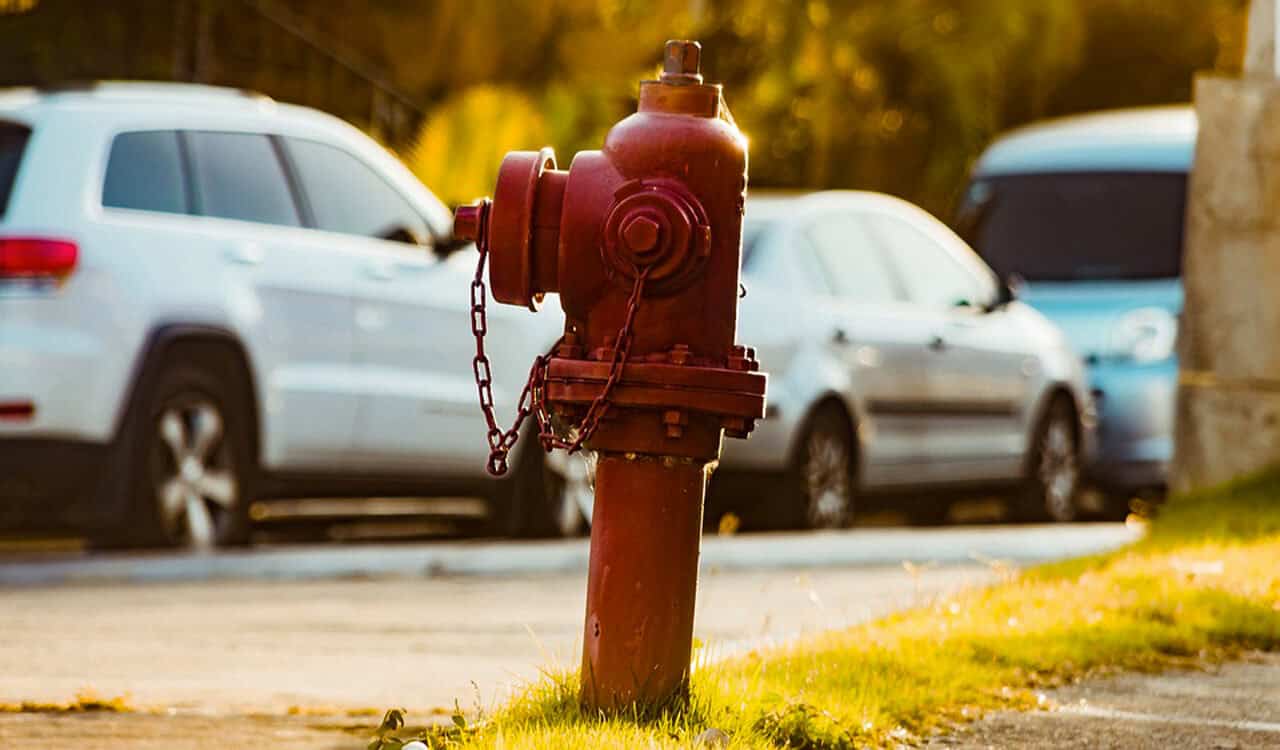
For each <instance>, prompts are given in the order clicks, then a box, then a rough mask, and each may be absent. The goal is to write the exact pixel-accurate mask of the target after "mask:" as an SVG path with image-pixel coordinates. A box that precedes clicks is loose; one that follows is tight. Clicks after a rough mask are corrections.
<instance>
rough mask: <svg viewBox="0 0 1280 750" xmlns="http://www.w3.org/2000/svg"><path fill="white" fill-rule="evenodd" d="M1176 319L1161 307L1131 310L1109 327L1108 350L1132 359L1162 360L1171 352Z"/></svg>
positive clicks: (1176, 325)
mask: <svg viewBox="0 0 1280 750" xmlns="http://www.w3.org/2000/svg"><path fill="white" fill-rule="evenodd" d="M1177 343H1178V319H1177V318H1176V317H1174V316H1173V314H1172V313H1170V312H1169V311H1168V310H1166V309H1164V308H1162V307H1143V308H1139V309H1137V310H1132V311H1130V312H1128V313H1126V314H1125V316H1124V317H1123V318H1121V319H1120V320H1119V321H1117V322H1116V324H1115V327H1114V328H1112V330H1111V351H1113V352H1115V353H1116V354H1117V355H1118V356H1120V357H1124V358H1126V359H1130V360H1132V361H1134V362H1144V363H1146V362H1162V361H1164V360H1166V359H1169V358H1170V357H1172V356H1173V354H1174V349H1175V347H1176V345H1177Z"/></svg>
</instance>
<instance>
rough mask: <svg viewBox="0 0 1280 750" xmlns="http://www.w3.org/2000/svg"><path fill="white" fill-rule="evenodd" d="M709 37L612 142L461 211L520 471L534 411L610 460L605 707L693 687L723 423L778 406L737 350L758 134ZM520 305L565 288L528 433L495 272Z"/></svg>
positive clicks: (735, 425)
mask: <svg viewBox="0 0 1280 750" xmlns="http://www.w3.org/2000/svg"><path fill="white" fill-rule="evenodd" d="M700 54H701V47H700V46H699V45H698V43H696V42H687V41H673V42H668V43H667V47H666V58H665V62H664V66H663V73H662V77H661V79H660V80H657V81H644V82H642V83H641V85H640V105H639V111H638V112H637V113H636V114H633V115H631V116H630V117H627V118H626V119H625V120H623V121H622V122H620V123H618V124H617V125H615V126H614V127H613V129H612V130H611V131H610V132H609V134H608V136H607V137H606V139H605V144H604V150H603V151H586V152H583V153H580V154H578V155H577V156H575V157H574V159H573V164H572V166H571V167H570V168H569V170H567V171H563V170H559V169H557V168H556V162H555V156H554V154H553V153H552V152H551V150H550V149H543V150H542V151H540V152H533V151H518V152H513V153H510V154H508V155H507V157H506V159H505V160H504V161H503V163H502V167H501V169H500V171H499V174H498V184H497V188H496V190H495V191H494V198H493V200H492V201H489V200H484V201H481V202H480V203H478V204H476V205H473V206H464V207H461V208H459V209H458V210H457V213H456V216H455V219H454V221H455V232H456V233H457V234H458V235H459V236H461V237H465V238H471V239H474V240H476V243H477V245H478V246H479V248H480V251H481V260H480V267H479V269H478V270H477V274H476V281H475V282H474V283H473V285H472V311H473V314H472V323H473V325H472V327H473V329H474V330H475V332H476V337H477V342H478V347H477V348H478V350H479V351H478V354H477V357H476V360H475V369H476V378H477V381H478V382H479V383H480V384H481V386H480V392H481V395H480V401H481V405H482V407H484V411H485V416H486V419H487V420H488V423H489V443H490V448H491V451H492V452H491V457H490V462H489V469H490V471H491V472H494V473H501V472H503V471H505V468H506V454H507V452H508V451H509V450H510V448H511V446H512V445H513V444H514V442H515V440H516V438H517V436H518V434H519V422H520V420H522V419H523V418H524V417H525V416H528V415H530V414H534V415H536V416H537V418H538V420H539V424H540V428H541V429H540V435H541V439H542V442H543V446H544V447H546V448H552V447H559V448H565V449H568V450H570V451H573V450H577V449H579V448H581V447H586V448H588V449H590V450H592V451H595V452H596V454H597V456H598V461H597V466H596V485H595V486H596V494H595V509H594V513H593V518H592V529H591V564H590V578H589V582H588V586H587V617H586V628H585V635H584V638H583V661H582V700H583V701H584V703H585V704H586V705H587V706H588V707H589V708H591V709H596V710H606V711H611V710H617V709H630V708H632V707H636V706H644V707H655V706H662V705H665V704H667V703H668V702H669V701H671V700H673V699H677V700H678V699H680V698H681V697H682V696H683V695H685V692H686V687H687V685H688V676H689V664H690V656H691V651H692V639H693V612H694V595H695V591H696V588H697V575H698V546H699V541H700V535H701V530H702V509H703V501H704V497H705V493H706V480H707V476H708V473H709V469H710V467H711V466H712V465H713V464H714V462H715V461H716V460H717V459H718V458H719V455H720V440H721V434H722V432H723V433H727V434H728V435H729V436H730V437H736V438H745V437H747V435H748V433H750V432H751V430H752V428H753V427H754V426H755V420H757V419H760V418H762V417H763V416H764V406H765V382H766V378H765V375H764V374H763V373H760V372H757V370H758V369H759V366H758V364H757V363H756V360H755V352H754V351H753V350H752V349H750V348H748V347H743V346H738V345H735V343H734V337H735V332H736V327H737V313H738V298H739V290H740V285H739V269H740V265H741V258H740V253H741V243H742V212H743V201H744V199H745V196H746V187H747V153H746V150H747V144H746V139H745V137H744V136H743V135H742V133H741V132H740V131H739V130H738V129H737V127H736V126H735V125H734V124H733V121H732V118H731V117H730V116H729V113H728V111H727V110H726V109H725V105H724V102H723V99H722V97H721V89H720V86H718V85H709V84H705V83H703V82H702V75H701V73H700V72H699V70H700V63H699V57H700ZM486 256H491V258H492V265H491V267H490V269H489V281H490V284H491V286H492V289H493V296H494V297H495V298H497V299H498V300H499V301H500V302H505V303H508V304H514V305H525V306H528V307H530V308H532V309H536V305H537V303H538V302H539V301H540V300H541V298H542V295H543V294H545V293H551V292H556V293H559V295H560V302H561V305H562V306H563V307H564V311H565V315H566V322H565V332H564V336H563V337H562V338H561V340H560V342H559V343H558V344H557V345H556V347H555V348H554V349H553V350H552V351H551V352H550V353H549V354H548V355H547V356H546V357H544V358H540V359H539V360H538V361H537V362H535V363H534V367H533V371H532V373H531V375H530V378H529V385H528V386H527V387H526V389H525V392H524V395H523V396H522V398H521V402H520V415H519V418H518V419H517V424H516V426H515V427H513V428H511V429H509V430H505V431H504V430H503V429H501V428H500V427H498V425H497V423H496V421H495V419H494V417H493V409H492V397H491V395H490V394H489V392H488V391H489V381H490V373H489V366H488V359H487V357H486V356H485V354H484V347H483V332H484V303H485V285H484V279H483V271H484V265H485V259H486Z"/></svg>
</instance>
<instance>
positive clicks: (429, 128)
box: [405, 86, 547, 204]
mask: <svg viewBox="0 0 1280 750" xmlns="http://www.w3.org/2000/svg"><path fill="white" fill-rule="evenodd" d="M546 140H547V126H546V123H545V121H544V119H543V116H542V112H541V108H540V107H539V106H538V104H537V102H534V101H533V100H531V99H530V98H529V97H528V96H526V95H525V94H523V93H521V92H520V91H518V90H516V89H511V88H505V87H500V86H476V87H473V88H470V89H467V90H465V91H464V92H462V93H461V94H460V95H458V96H456V97H454V98H452V99H450V100H449V101H448V102H446V103H445V104H444V105H442V106H441V107H440V108H438V109H437V110H436V111H435V112H434V113H432V115H431V116H430V117H429V118H428V119H427V122H426V124H425V125H424V126H423V128H422V133H421V135H420V136H419V139H418V142H417V143H416V144H415V145H414V146H413V147H412V148H411V149H409V151H408V153H407V154H405V161H406V162H407V163H408V165H409V168H410V169H412V170H413V171H414V173H415V174H417V175H418V177H419V178H420V179H421V180H422V181H423V182H424V183H426V185H427V186H428V187H430V188H431V189H432V190H433V191H435V193H436V195H438V196H439V197H440V199H441V200H443V201H444V202H445V203H448V204H457V203H464V202H467V201H471V200H473V199H475V198H476V197H478V196H483V195H488V194H489V193H490V192H491V191H492V190H493V184H494V180H495V179H496V178H497V174H498V166H499V164H501V163H502V158H503V156H505V155H506V153H507V152H508V151H514V150H529V149H537V148H540V147H541V146H543V145H546Z"/></svg>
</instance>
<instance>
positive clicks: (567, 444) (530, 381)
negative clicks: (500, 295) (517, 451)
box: [471, 222, 649, 476]
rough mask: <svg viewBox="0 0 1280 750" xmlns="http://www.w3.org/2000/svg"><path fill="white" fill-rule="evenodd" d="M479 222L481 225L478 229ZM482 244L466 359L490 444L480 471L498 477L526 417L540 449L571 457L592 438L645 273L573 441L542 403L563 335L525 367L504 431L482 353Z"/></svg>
mask: <svg viewBox="0 0 1280 750" xmlns="http://www.w3.org/2000/svg"><path fill="white" fill-rule="evenodd" d="M483 224H484V222H482V223H481V226H483ZM486 240H487V238H486V237H483V236H482V237H480V238H478V240H477V242H476V248H477V249H478V250H479V252H480V259H479V260H478V261H477V263H476V275H475V278H473V279H472V280H471V333H472V335H474V336H475V339H476V356H475V357H474V358H473V359H472V360H471V368H472V370H473V371H474V373H475V377H476V390H477V391H478V393H479V396H480V411H481V412H482V413H483V414H484V419H485V423H486V424H487V425H488V432H487V434H486V439H487V440H488V442H489V460H488V462H487V463H486V464H485V468H486V470H487V471H488V472H489V473H490V474H492V475H493V476H502V475H504V474H506V473H507V471H508V469H509V466H508V461H507V457H508V456H509V455H510V453H511V449H512V448H514V447H515V445H516V442H517V441H518V440H519V439H520V427H521V426H522V425H523V424H524V421H525V420H526V419H528V417H529V415H531V414H532V415H534V416H535V417H536V418H537V420H538V438H539V440H540V441H541V443H542V447H543V449H544V450H548V451H549V450H552V449H553V448H562V449H564V450H567V451H569V452H570V453H574V452H576V451H578V450H581V448H582V445H583V443H585V442H586V441H587V440H590V439H591V435H592V434H593V433H594V432H595V431H596V428H597V427H598V426H599V425H600V420H601V419H602V418H603V417H604V415H605V414H606V413H607V412H608V411H609V405H610V404H609V396H610V395H611V394H612V393H613V389H614V388H615V387H616V386H617V384H618V381H619V380H621V379H622V371H623V369H624V367H625V365H626V363H627V357H628V355H629V354H630V351H631V340H632V333H633V332H632V325H633V324H634V323H635V318H636V313H637V311H639V309H640V299H641V297H643V296H644V282H645V278H646V277H647V276H648V275H649V269H647V268H645V269H637V270H636V274H635V278H636V281H635V285H634V286H633V287H632V289H631V297H630V299H628V301H627V311H626V317H625V319H624V321H623V324H622V328H621V329H619V331H618V337H617V339H615V341H616V344H615V346H614V350H613V359H612V361H611V364H610V368H609V379H608V380H607V381H606V382H605V385H604V388H603V389H602V390H601V391H600V394H599V395H598V396H596V397H595V399H593V400H592V402H591V406H590V407H588V408H587V413H586V415H585V416H584V417H583V419H582V423H581V424H580V425H578V426H577V427H576V428H572V429H570V430H568V434H569V435H570V436H571V437H572V439H570V440H566V439H565V438H562V437H560V435H558V434H557V433H556V431H555V428H554V426H553V424H552V420H551V414H550V412H549V411H548V410H547V408H546V399H545V395H546V388H545V383H546V373H547V365H548V364H549V363H550V362H551V356H552V354H554V353H555V351H556V349H557V348H558V347H559V346H560V343H561V341H563V340H564V339H563V337H561V339H560V340H558V341H556V343H555V344H554V345H552V347H551V349H550V350H549V351H548V352H547V353H546V354H543V355H540V356H538V357H536V358H535V359H534V360H533V366H532V367H530V368H529V377H528V378H527V379H526V380H525V384H524V388H523V389H522V390H521V391H520V398H519V400H518V401H517V402H516V417H515V421H514V422H513V423H512V425H511V427H510V428H509V429H507V430H503V429H502V427H500V426H499V424H498V416H497V410H496V409H495V407H494V404H493V369H492V367H491V365H490V363H489V356H488V355H487V354H486V353H485V349H484V338H485V334H486V333H488V330H489V328H488V326H489V323H488V311H487V305H488V293H487V289H486V287H485V283H484V267H485V262H486V260H487V259H488V256H489V250H488V243H487V241H486Z"/></svg>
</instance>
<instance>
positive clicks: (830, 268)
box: [803, 213, 901, 304]
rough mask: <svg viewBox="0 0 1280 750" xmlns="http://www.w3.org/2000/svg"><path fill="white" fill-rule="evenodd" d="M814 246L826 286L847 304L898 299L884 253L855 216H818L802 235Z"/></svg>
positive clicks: (840, 214) (895, 286) (834, 214)
mask: <svg viewBox="0 0 1280 750" xmlns="http://www.w3.org/2000/svg"><path fill="white" fill-rule="evenodd" d="M803 236H804V237H805V239H806V240H808V242H809V244H810V245H812V246H813V249H814V251H815V254H816V255H817V257H818V262H819V264H820V265H821V267H822V269H823V272H824V275H825V277H826V284H827V287H828V288H829V289H830V290H831V292H832V293H833V294H835V295H837V296H839V297H843V298H845V299H848V300H849V301H850V302H866V303H873V304H874V303H883V302H894V301H897V300H899V299H901V295H900V294H899V290H898V287H897V284H896V283H895V281H894V278H893V272H892V271H891V270H890V269H889V265H888V263H887V262H886V261H885V258H884V254H883V253H882V252H881V251H880V248H879V247H878V246H877V245H876V243H875V241H874V240H873V239H872V238H871V236H870V235H869V234H868V233H867V229H866V226H865V225H864V223H863V221H862V220H861V219H859V218H858V217H857V216H853V215H851V214H845V213H833V214H828V215H826V216H822V217H819V218H818V219H817V220H815V221H814V222H813V223H812V224H810V225H809V227H808V229H806V230H805V232H804V235H803Z"/></svg>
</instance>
